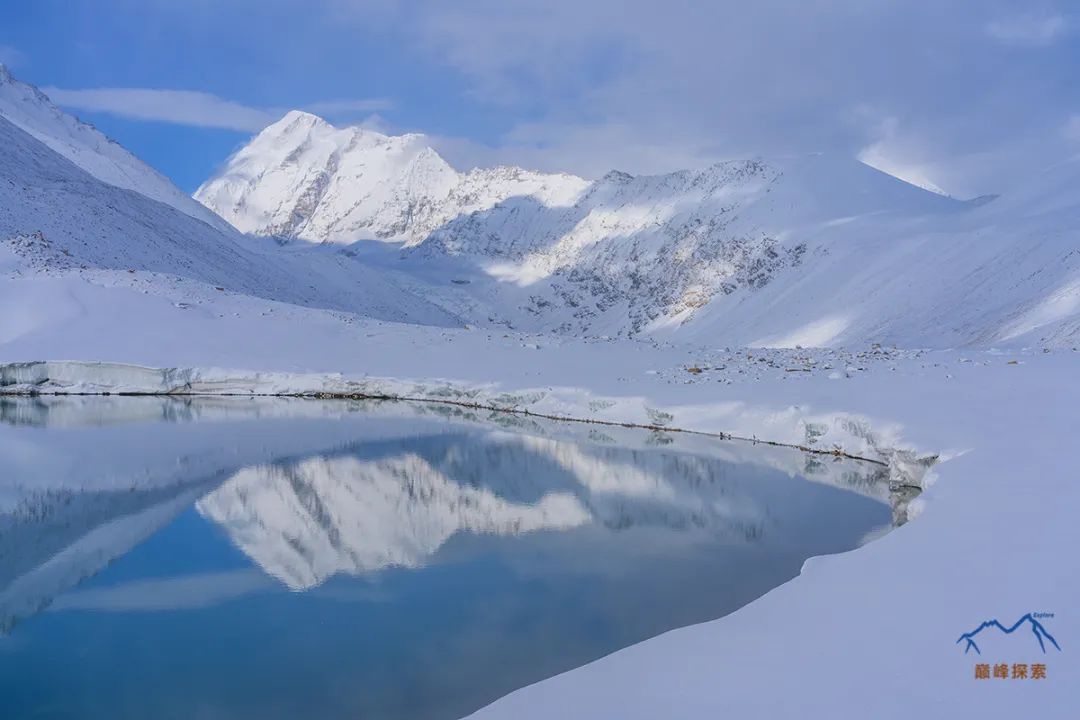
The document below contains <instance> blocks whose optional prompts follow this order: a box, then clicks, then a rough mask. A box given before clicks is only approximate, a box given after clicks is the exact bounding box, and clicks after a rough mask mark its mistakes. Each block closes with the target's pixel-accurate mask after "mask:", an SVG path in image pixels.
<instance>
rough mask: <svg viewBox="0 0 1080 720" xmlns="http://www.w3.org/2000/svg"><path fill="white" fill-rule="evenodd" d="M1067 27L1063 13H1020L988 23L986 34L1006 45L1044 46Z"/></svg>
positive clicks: (1063, 32) (1053, 40)
mask: <svg viewBox="0 0 1080 720" xmlns="http://www.w3.org/2000/svg"><path fill="white" fill-rule="evenodd" d="M1067 29H1068V23H1067V22H1066V20H1065V18H1064V17H1062V16H1061V15H1018V16H1015V17H1011V18H1002V19H999V20H994V21H992V22H990V23H987V25H986V34H987V35H989V36H990V37H991V38H993V39H994V40H997V41H998V42H1000V43H1003V44H1005V45H1021V46H1027V47H1042V46H1045V45H1050V44H1052V43H1053V42H1055V41H1057V39H1058V38H1060V37H1061V36H1062V35H1064V34H1065V31H1066V30H1067Z"/></svg>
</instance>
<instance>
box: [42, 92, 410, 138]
mask: <svg viewBox="0 0 1080 720" xmlns="http://www.w3.org/2000/svg"><path fill="white" fill-rule="evenodd" d="M42 91H43V92H44V93H45V94H46V95H48V96H49V97H50V98H51V99H52V101H53V102H55V103H56V104H57V105H61V106H63V107H66V108H70V109H73V110H82V111H84V112H99V113H107V114H109V115H115V116H117V117H122V118H128V119H130V120H144V121H151V122H165V123H171V124H174V125H190V126H194V127H207V128H224V129H227V130H239V131H242V132H257V131H259V130H262V129H263V128H264V127H266V126H267V125H269V124H270V123H272V122H274V121H275V120H277V119H278V118H280V117H281V116H282V115H283V114H285V112H286V111H287V110H289V109H290V108H264V107H251V106H249V105H244V104H242V103H238V102H234V101H232V100H227V99H225V98H221V97H218V96H217V95H212V94H210V93H205V92H198V91H193V90H161V89H154V88H93V89H85V90H69V89H64V88H57V87H46V88H42ZM391 106H392V103H391V102H390V101H389V100H385V99H359V100H328V101H324V102H316V103H311V104H310V105H306V106H304V108H303V109H304V110H307V111H309V112H313V113H316V114H318V115H327V116H331V117H344V118H348V117H350V116H351V117H356V116H358V115H362V114H364V113H372V112H376V111H379V110H386V109H388V108H390V107H391Z"/></svg>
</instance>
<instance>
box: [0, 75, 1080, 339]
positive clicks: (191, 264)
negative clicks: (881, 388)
mask: <svg viewBox="0 0 1080 720" xmlns="http://www.w3.org/2000/svg"><path fill="white" fill-rule="evenodd" d="M20 123H22V125H20ZM24 126H25V127H27V128H29V129H30V130H32V132H31V133H28V132H27V131H26V130H24ZM65 138H66V139H65ZM72 138H74V139H72ZM50 143H51V144H50ZM1078 167H1080V165H1078V163H1076V162H1069V163H1063V164H1061V165H1060V166H1058V167H1055V168H1052V169H1050V170H1049V171H1048V172H1046V173H1044V174H1043V175H1042V176H1040V177H1038V178H1035V179H1033V180H1032V181H1030V182H1029V183H1027V184H1026V185H1023V186H1022V187H1021V188H1020V189H1019V190H1018V191H1016V192H1014V193H1010V194H1006V195H1002V196H1001V197H999V198H997V199H993V200H990V201H988V202H978V203H971V202H961V201H957V200H954V199H951V198H947V197H943V196H940V195H937V194H934V193H930V192H928V191H925V190H923V189H921V188H918V187H915V186H913V185H909V184H907V183H904V182H902V181H900V180H898V179H896V178H894V177H891V176H889V175H886V174H885V173H881V172H879V171H877V170H874V169H872V168H870V167H868V166H866V165H864V164H862V163H859V162H857V161H855V160H850V159H845V158H838V157H830V156H826V155H810V156H804V157H796V158H780V159H761V158H757V159H750V160H740V161H732V162H725V163H718V164H714V165H711V166H708V167H705V168H702V169H698V170H686V171H680V172H674V173H668V174H664V175H655V176H632V175H629V174H626V173H622V172H611V173H608V174H607V175H605V176H604V177H602V178H600V179H597V180H595V181H586V180H583V179H581V178H575V177H573V176H569V175H558V174H556V175H545V174H541V173H533V172H530V171H526V170H521V169H518V168H511V167H500V168H492V169H477V170H473V171H470V172H468V173H464V174H462V173H458V172H457V171H456V170H454V169H453V168H451V167H450V166H449V165H448V164H447V163H446V162H445V161H444V160H443V159H442V158H441V157H439V155H438V154H437V153H436V152H435V151H434V150H432V149H431V148H430V147H428V146H427V145H426V144H425V141H424V138H423V136H420V135H404V136H400V137H392V136H388V135H383V134H381V133H377V132H373V131H370V130H366V129H363V128H342V129H338V128H334V127H333V126H331V125H329V124H328V123H325V122H324V121H322V120H321V119H319V118H317V117H315V116H313V115H310V114H308V113H301V112H291V113H289V114H288V115H286V116H285V117H284V118H283V119H282V120H280V121H279V122H277V123H274V124H273V125H271V126H270V127H268V128H267V129H266V130H264V131H263V132H262V133H260V134H259V135H258V136H257V137H256V138H255V139H254V140H253V141H252V143H251V144H249V146H248V147H246V148H244V149H242V150H241V151H240V152H238V153H237V154H236V155H235V156H234V157H233V158H232V159H231V160H230V162H229V164H228V166H227V168H226V170H225V172H224V173H223V174H222V175H221V176H219V177H218V178H215V179H213V180H211V181H209V182H207V183H206V184H205V185H204V186H203V187H202V188H200V191H199V193H198V196H199V197H200V199H202V200H204V201H205V202H208V203H210V204H211V205H212V206H213V207H215V208H216V209H217V210H218V211H220V212H221V213H223V214H224V215H225V217H226V218H227V219H229V220H230V221H231V222H232V223H234V224H236V225H237V226H238V227H240V229H242V230H247V231H248V232H251V233H254V234H260V233H262V234H269V235H274V236H276V237H280V236H281V235H285V236H290V237H298V238H302V239H305V240H310V241H312V242H299V243H288V244H286V245H285V246H282V245H280V244H278V243H274V242H267V241H264V240H262V239H260V238H255V237H251V236H250V235H244V234H242V233H241V232H238V231H237V229H236V228H234V227H232V226H231V225H230V224H229V223H226V222H224V221H222V220H221V219H220V218H218V217H217V216H213V215H212V214H211V213H210V212H209V211H208V210H207V209H206V208H204V207H202V206H200V205H198V204H196V203H195V202H194V200H192V199H190V198H183V197H181V200H177V199H176V196H177V195H178V194H179V195H181V196H182V194H181V193H180V191H179V190H177V189H176V188H175V187H173V186H172V185H170V184H169V183H168V181H167V180H165V179H164V178H162V177H161V176H160V175H158V174H157V173H155V172H154V171H153V170H151V169H150V168H149V167H147V166H146V165H144V164H143V163H141V162H140V161H138V160H137V159H136V158H134V156H132V155H130V153H127V152H126V151H124V150H123V149H122V148H120V146H118V145H116V144H115V143H112V142H111V141H109V140H107V139H106V138H105V137H104V136H103V135H101V134H100V133H98V132H97V131H96V130H93V129H92V128H90V127H89V126H85V125H82V124H80V123H79V122H78V121H76V120H75V119H74V118H71V117H69V116H67V115H64V114H63V113H62V112H60V111H59V110H58V109H56V108H55V106H53V105H52V104H51V103H50V102H49V101H48V99H47V98H46V97H45V96H44V95H42V94H41V93H39V92H37V91H36V90H34V89H33V88H32V87H30V86H28V85H24V84H21V83H18V82H17V81H14V80H13V79H12V78H11V77H10V74H8V73H6V71H5V73H4V75H3V83H2V84H0V272H2V273H3V275H0V279H4V278H5V277H7V278H11V279H18V278H26V279H33V278H35V277H39V276H43V277H57V276H63V278H64V282H68V281H69V280H70V281H71V282H76V281H78V282H86V283H90V284H93V285H96V286H99V287H100V286H103V287H110V288H111V287H123V288H127V289H128V290H135V291H136V292H138V293H141V294H142V295H151V296H154V298H156V299H154V300H151V299H148V301H147V302H162V301H163V302H165V303H166V304H172V305H174V306H175V307H176V308H179V309H181V310H184V311H185V312H186V311H187V310H196V312H195V313H186V314H187V315H189V316H190V315H193V314H198V315H199V316H200V317H202V316H203V315H202V313H203V312H206V313H207V314H206V316H205V317H206V318H208V319H211V320H220V319H222V318H224V317H225V316H226V312H223V311H221V310H208V308H212V307H214V306H215V305H217V304H218V303H217V300H219V299H222V298H224V297H225V296H224V295H222V293H236V300H237V303H239V304H240V305H243V306H244V308H246V309H245V311H244V312H246V313H252V314H253V315H252V316H253V317H268V316H270V315H271V314H272V313H273V314H274V317H283V316H284V315H290V316H294V315H295V316H296V317H300V316H304V317H308V318H314V317H321V316H320V315H319V313H325V312H326V311H330V312H331V313H344V315H341V316H338V315H334V316H333V317H330V316H327V318H326V319H327V321H328V322H332V323H335V324H336V323H344V324H345V325H349V324H352V323H354V322H355V321H357V320H358V319H360V318H364V317H367V318H374V319H378V320H389V321H395V322H404V323H416V324H421V325H426V326H442V327H463V326H472V327H479V328H487V329H489V330H490V329H494V328H498V329H499V330H500V331H503V330H519V331H526V332H539V333H557V334H563V335H589V336H614V337H618V336H623V337H632V336H639V337H640V336H647V337H652V338H656V339H663V340H676V341H679V342H692V343H701V344H706V345H716V344H718V343H719V344H720V345H727V346H767V347H793V346H797V345H802V346H804V347H825V346H828V347H851V346H853V345H862V344H866V343H869V342H882V343H895V344H898V345H902V346H907V347H911V346H916V347H962V346H972V345H977V346H990V345H995V344H1001V343H1008V344H1015V343H1029V342H1037V343H1041V344H1043V345H1046V346H1066V345H1068V346H1071V345H1074V344H1075V340H1076V339H1077V338H1080V251H1078V245H1080V243H1078V238H1077V235H1076V230H1075V228H1076V227H1077V226H1078V224H1080V202H1078V201H1076V200H1075V199H1074V198H1075V194H1074V192H1073V188H1075V187H1076V185H1077V183H1078V182H1080V179H1078V178H1080V171H1078V169H1077V168H1078ZM117 168H119V169H117ZM121 170H123V171H124V172H126V173H128V174H127V175H125V176H123V177H121V178H120V179H119V180H118V179H117V178H116V177H114V176H115V175H116V174H117V173H120V171H121ZM124 177H126V178H128V179H129V180H130V178H142V179H145V180H146V181H145V182H142V181H141V180H140V182H138V183H131V182H128V183H127V184H128V185H131V184H134V185H136V187H134V188H127V187H124V182H121V180H123V179H124ZM193 205H194V206H195V207H196V208H197V210H196V211H191V212H188V211H189V210H190V209H191V208H190V206H193ZM199 214H205V215H207V216H210V217H211V220H210V221H201V220H200V219H199V218H198V217H192V216H193V215H195V216H198V215H199ZM372 238H374V239H381V240H392V241H395V242H392V243H384V242H353V241H356V240H362V239H372ZM327 241H329V242H327ZM342 243H351V244H350V245H349V246H348V247H344V248H343V247H340V244H342ZM50 287H52V286H51V285H48V284H47V283H46V284H41V283H35V282H30V283H18V282H6V280H5V282H4V283H0V299H4V301H5V302H8V301H10V302H12V303H15V304H14V305H12V307H23V306H24V305H25V306H26V307H27V310H26V312H12V313H8V314H7V315H6V316H5V317H2V318H0V343H11V342H14V341H15V340H17V339H18V338H20V337H25V336H27V335H28V334H29V333H35V332H36V333H39V334H40V333H41V332H43V331H44V328H47V327H54V326H56V323H71V322H74V320H73V319H72V318H73V317H74V316H77V315H78V314H84V313H85V312H86V309H85V308H82V307H81V306H80V305H79V303H76V302H74V301H73V300H72V299H71V298H70V297H69V296H68V295H65V294H64V293H57V292H54V291H53V290H47V288H50ZM80 287H81V286H80ZM34 293H38V294H34ZM230 303H231V300H230ZM266 303H284V304H287V305H288V306H299V308H306V309H310V311H309V310H300V309H290V308H289V307H281V306H267V305H265V304H266ZM129 304H130V303H129ZM145 307H146V303H135V307H132V308H130V311H131V312H132V313H138V312H141V311H142V310H143V309H144V308H145ZM200 308H203V309H200ZM204 309H207V310H204ZM124 312H128V310H127V309H125V310H124ZM227 312H228V315H229V317H232V318H239V317H241V316H242V315H243V313H241V312H240V311H239V310H238V309H237V308H232V309H230V310H228V311H227ZM279 312H280V313H281V314H279ZM311 312H315V315H312V314H311ZM244 317H248V316H247V315H244ZM19 359H24V358H19ZM114 359H117V360H123V359H124V358H122V357H117V358H114Z"/></svg>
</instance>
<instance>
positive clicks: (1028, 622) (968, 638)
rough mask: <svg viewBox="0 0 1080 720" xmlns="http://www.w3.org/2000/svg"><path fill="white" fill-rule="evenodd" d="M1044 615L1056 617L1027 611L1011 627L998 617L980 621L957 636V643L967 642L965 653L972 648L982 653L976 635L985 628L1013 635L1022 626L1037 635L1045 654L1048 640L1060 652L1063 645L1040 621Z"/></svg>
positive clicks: (1050, 615) (1051, 615) (1045, 615)
mask: <svg viewBox="0 0 1080 720" xmlns="http://www.w3.org/2000/svg"><path fill="white" fill-rule="evenodd" d="M1044 617H1054V615H1053V613H1027V614H1026V615H1023V616H1022V617H1021V618H1020V619H1019V620H1017V621H1016V622H1015V623H1013V624H1012V625H1010V626H1009V627H1005V625H1003V624H1001V622H999V621H998V620H997V619H993V620H984V621H983V622H982V623H980V625H979V627H977V628H975V629H974V630H971V631H970V632H966V633H964V634H963V635H961V636H960V637H959V638H957V640H956V642H957V644H960V643H961V642H966V643H967V644H966V645H964V654H965V655H966V654H967V653H968V651H970V650H972V649H974V650H975V652H976V653H977V654H979V655H982V651H981V650H979V646H978V644H976V642H975V636H977V635H978V634H979V633H981V632H982V631H983V630H989V629H991V628H994V629H996V630H1000V631H1001V632H1002V633H1004V634H1006V635H1012V634H1013V633H1014V632H1016V631H1017V630H1019V629H1020V628H1022V627H1030V629H1031V632H1032V634H1033V635H1035V639H1036V640H1038V641H1039V647H1040V648H1041V649H1042V651H1043V653H1044V654H1045V653H1046V641H1047V640H1049V641H1050V643H1051V644H1052V645H1053V646H1054V647H1055V648H1057V651H1058V652H1061V646H1060V645H1058V641H1057V640H1055V639H1054V636H1053V635H1051V634H1050V631H1049V630H1047V629H1046V627H1045V626H1044V625H1043V624H1042V623H1041V622H1039V618H1044Z"/></svg>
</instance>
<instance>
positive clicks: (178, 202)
mask: <svg viewBox="0 0 1080 720" xmlns="http://www.w3.org/2000/svg"><path fill="white" fill-rule="evenodd" d="M0 115H2V116H3V117H5V118H7V120H8V121H9V122H11V123H12V124H14V125H15V126H17V127H18V128H20V129H22V130H23V131H25V132H27V133H29V134H30V135H32V136H33V137H34V138H36V139H37V140H40V141H41V142H43V143H44V144H45V145H47V146H48V147H49V148H50V149H51V150H53V151H54V152H56V153H59V154H60V155H62V156H63V157H65V158H67V159H68V160H70V161H71V162H73V163H75V164H76V165H78V166H79V167H80V168H82V169H83V170H85V171H86V172H88V173H90V174H91V175H93V176H94V177H96V178H97V179H98V180H101V181H102V182H105V183H108V184H110V185H115V186H116V187H119V188H123V189H125V190H134V191H135V192H138V193H140V194H142V195H145V196H146V197H148V198H151V199H153V200H158V201H160V202H163V203H165V204H167V205H171V206H172V207H174V208H176V209H177V210H179V211H180V212H182V213H185V214H187V215H190V216H191V217H193V218H196V219H198V220H202V221H203V222H205V223H208V224H210V225H213V226H214V227H216V228H218V229H224V228H225V227H226V223H224V222H222V220H221V218H219V217H217V216H216V215H215V214H214V213H212V212H207V210H206V208H205V207H203V206H201V205H200V204H199V203H197V202H195V201H193V200H192V199H191V198H190V197H188V196H187V195H186V194H185V193H183V192H182V191H181V190H180V189H179V188H177V187H176V186H175V185H173V184H172V183H171V182H170V181H169V180H168V179H167V178H166V177H165V176H163V175H162V174H161V173H159V172H157V171H156V170H154V169H152V168H150V167H149V166H147V165H146V164H145V163H143V162H142V161H141V160H139V159H138V158H137V157H135V156H134V155H132V154H131V153H130V152H128V151H127V150H125V149H124V148H123V147H122V146H121V145H119V144H117V143H116V142H114V141H113V140H111V139H109V138H108V137H106V136H105V135H103V134H102V133H100V132H99V131H98V130H96V129H95V128H94V127H93V126H91V125H88V124H86V123H84V122H80V121H79V120H77V119H75V118H74V117H72V116H70V115H68V114H66V113H64V112H63V111H61V110H60V109H59V108H57V107H56V106H55V105H53V103H52V102H51V101H50V100H49V98H47V97H46V96H45V95H44V94H43V93H42V92H41V91H40V90H38V89H37V88H36V87H34V86H32V85H27V84H26V83H22V82H19V81H18V80H16V79H15V78H14V77H12V75H11V73H10V72H8V70H7V68H5V67H4V66H3V65H0Z"/></svg>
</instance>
